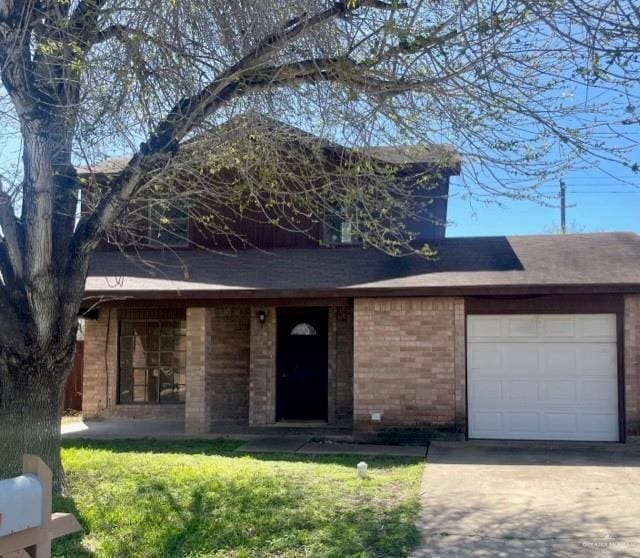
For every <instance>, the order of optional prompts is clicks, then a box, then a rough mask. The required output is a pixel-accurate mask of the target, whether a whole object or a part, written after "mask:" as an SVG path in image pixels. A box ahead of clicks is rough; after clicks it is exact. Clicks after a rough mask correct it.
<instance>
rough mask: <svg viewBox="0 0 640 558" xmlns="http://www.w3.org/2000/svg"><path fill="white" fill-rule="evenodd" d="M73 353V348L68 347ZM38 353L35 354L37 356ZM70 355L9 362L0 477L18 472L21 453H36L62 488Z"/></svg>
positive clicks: (1, 413)
mask: <svg viewBox="0 0 640 558" xmlns="http://www.w3.org/2000/svg"><path fill="white" fill-rule="evenodd" d="M70 354H71V357H72V356H73V349H72V350H71V353H70ZM37 356H38V355H34V358H37ZM70 366H71V358H64V359H59V358H55V357H53V358H43V359H39V360H31V361H30V362H23V363H19V364H13V365H11V366H9V367H8V368H7V369H6V370H5V371H4V373H5V381H4V386H3V393H2V397H3V402H2V407H0V479H2V478H7V477H11V476H15V475H18V474H20V472H21V467H22V465H21V464H22V455H23V454H25V453H32V454H36V455H39V456H40V457H41V458H42V459H43V461H44V462H45V463H46V464H47V465H48V466H49V467H50V468H51V470H52V471H53V478H54V489H55V490H56V491H58V492H60V491H62V490H63V488H64V471H63V469H62V463H61V460H60V423H61V419H62V410H63V409H62V406H63V398H64V382H65V379H66V378H67V376H68V373H69V369H70Z"/></svg>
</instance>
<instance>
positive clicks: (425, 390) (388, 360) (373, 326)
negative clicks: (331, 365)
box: [354, 298, 465, 437]
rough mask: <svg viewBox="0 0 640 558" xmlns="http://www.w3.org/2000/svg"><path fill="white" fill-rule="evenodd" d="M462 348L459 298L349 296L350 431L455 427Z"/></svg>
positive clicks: (459, 426) (459, 410) (459, 411)
mask: <svg viewBox="0 0 640 558" xmlns="http://www.w3.org/2000/svg"><path fill="white" fill-rule="evenodd" d="M464 347H465V345H464V301H463V300H462V299H457V298H379V299H356V300H355V304H354V431H355V434H356V435H357V436H359V437H369V436H371V435H375V434H382V433H385V432H386V433H392V432H396V431H398V430H405V431H407V430H409V431H427V432H429V431H434V430H461V429H462V428H463V426H464V424H460V423H459V421H461V420H462V419H463V417H462V416H461V414H463V412H462V409H463V406H462V401H464V376H465V372H464V359H465V356H464ZM372 414H379V415H380V419H381V420H379V421H376V420H373V418H372Z"/></svg>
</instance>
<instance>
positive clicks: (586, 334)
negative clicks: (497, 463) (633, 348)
mask: <svg viewBox="0 0 640 558" xmlns="http://www.w3.org/2000/svg"><path fill="white" fill-rule="evenodd" d="M467 397H468V408H469V437H470V438H503V439H521V440H600V441H617V440H618V439H619V432H618V378H617V346H616V318H615V315H614V314H578V315H550V314H549V315H505V316H468V319H467Z"/></svg>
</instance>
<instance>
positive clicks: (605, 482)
mask: <svg viewBox="0 0 640 558" xmlns="http://www.w3.org/2000/svg"><path fill="white" fill-rule="evenodd" d="M421 499H422V502H421V504H422V512H421V517H420V525H419V526H420V530H421V533H422V537H423V545H422V547H421V548H420V549H419V550H418V551H416V552H415V553H414V554H413V555H412V558H426V557H429V558H437V557H451V558H453V557H456V558H465V557H472V556H473V557H492V558H493V557H512V556H523V557H524V556H526V557H527V558H543V557H545V558H546V557H548V556H553V557H558V558H564V557H566V558H569V557H570V558H574V557H592V556H593V557H595V556H598V557H603V556H616V557H640V444H638V443H631V444H626V445H623V444H572V443H557V444H556V443H553V444H552V443H550V444H534V443H513V442H512V443H508V442H505V443H480V442H477V443H472V442H450V443H446V442H436V443H433V444H432V445H431V447H430V448H429V452H428V455H427V466H426V467H425V472H424V478H423V489H422V496H421Z"/></svg>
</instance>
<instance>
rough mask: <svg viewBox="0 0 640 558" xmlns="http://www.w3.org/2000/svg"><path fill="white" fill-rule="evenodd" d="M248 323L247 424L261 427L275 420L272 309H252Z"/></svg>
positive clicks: (273, 325) (273, 318) (274, 331)
mask: <svg viewBox="0 0 640 558" xmlns="http://www.w3.org/2000/svg"><path fill="white" fill-rule="evenodd" d="M260 315H263V316H264V319H265V321H264V323H261V322H260V319H259V316H260ZM250 323H251V326H250V339H251V341H250V342H251V354H250V365H249V378H250V379H249V424H250V425H252V426H260V425H265V424H272V423H274V422H275V420H276V309H275V307H273V306H268V307H251V317H250Z"/></svg>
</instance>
